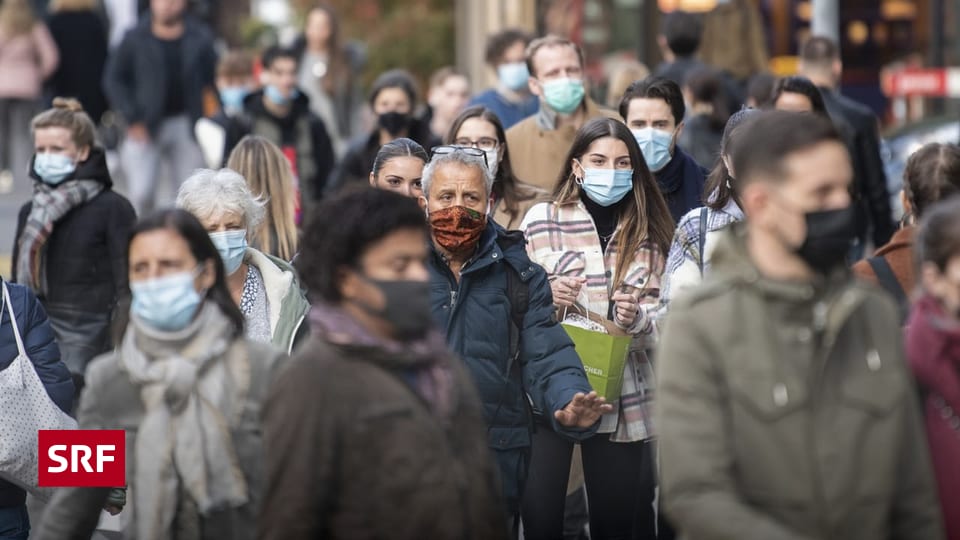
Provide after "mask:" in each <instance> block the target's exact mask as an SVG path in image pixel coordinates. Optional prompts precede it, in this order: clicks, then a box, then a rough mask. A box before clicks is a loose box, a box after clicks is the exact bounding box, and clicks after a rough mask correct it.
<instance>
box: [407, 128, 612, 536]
mask: <svg viewBox="0 0 960 540" xmlns="http://www.w3.org/2000/svg"><path fill="white" fill-rule="evenodd" d="M484 156H485V154H484V152H483V151H482V150H479V149H475V148H472V147H466V148H463V147H455V146H443V147H439V148H435V149H434V154H433V158H432V159H431V161H430V163H429V164H427V167H426V168H425V169H424V171H423V193H424V196H423V197H422V198H421V199H420V205H421V206H422V207H424V209H425V210H426V212H427V216H428V220H429V222H430V228H431V232H432V237H433V245H432V249H431V251H430V255H429V257H428V268H429V270H430V281H431V286H430V302H431V305H432V308H433V319H434V321H435V322H436V324H437V325H438V326H439V327H440V328H442V329H443V330H444V331H445V332H446V336H447V343H448V345H449V346H450V348H451V349H452V350H453V352H454V353H456V354H457V355H458V356H459V357H461V358H463V361H464V363H466V365H467V369H469V371H470V373H471V374H472V375H473V381H474V383H475V384H476V385H477V388H478V390H479V391H480V400H481V401H482V402H483V406H484V419H485V420H486V422H487V426H488V427H487V433H488V444H489V445H490V449H491V450H492V451H493V453H494V457H495V458H496V460H497V463H498V465H499V467H500V480H501V486H502V490H503V498H504V501H505V502H506V510H507V514H506V516H505V517H509V518H510V519H511V520H512V522H513V528H514V531H516V527H517V524H518V521H517V519H518V516H517V514H518V513H519V510H520V498H521V496H522V494H523V490H524V483H525V482H526V479H527V469H528V466H529V464H530V451H531V437H532V433H531V430H532V428H533V418H532V413H531V406H532V407H533V408H534V409H535V410H537V411H540V415H542V418H541V420H540V421H541V422H542V423H543V424H545V425H547V426H550V427H549V429H552V430H555V431H556V432H558V433H560V434H561V436H562V437H566V438H567V439H569V440H572V441H580V440H584V439H586V438H588V437H590V435H592V434H593V433H595V432H596V430H597V427H598V426H599V423H600V417H601V415H602V414H604V413H609V412H610V411H611V410H612V408H611V406H610V405H609V404H606V402H605V400H604V399H603V398H601V397H598V396H597V394H596V392H592V391H591V387H590V383H589V381H588V380H587V377H586V373H585V372H584V370H583V365H582V364H581V363H580V359H579V358H578V357H577V354H576V351H575V350H574V347H573V343H572V342H571V341H570V338H569V337H568V336H567V335H566V333H565V332H564V330H563V329H562V328H561V327H560V325H559V324H558V323H557V321H556V319H554V307H553V303H552V301H551V294H550V284H549V283H548V281H547V275H546V274H545V273H544V272H543V269H542V268H541V267H540V266H539V265H537V264H534V263H533V262H532V261H531V260H530V258H529V257H528V256H527V253H526V251H525V250H524V239H523V235H522V234H521V233H520V232H518V231H513V232H507V231H505V230H504V229H503V228H502V227H500V226H499V225H497V224H496V223H494V222H493V220H491V219H490V218H489V217H488V215H487V214H488V210H489V204H490V195H491V193H492V191H493V181H494V180H493V174H492V173H491V171H490V169H489V168H488V166H487V164H486V158H485V157H484ZM528 396H529V400H530V401H528ZM569 463H570V459H569V456H568V458H567V464H568V465H569ZM565 480H566V478H564V481H565ZM561 492H564V490H563V489H562V488H561ZM564 494H565V492H564V493H561V494H560V497H561V499H562V498H563V496H564Z"/></svg>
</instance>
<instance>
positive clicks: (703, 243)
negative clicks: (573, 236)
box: [697, 206, 707, 278]
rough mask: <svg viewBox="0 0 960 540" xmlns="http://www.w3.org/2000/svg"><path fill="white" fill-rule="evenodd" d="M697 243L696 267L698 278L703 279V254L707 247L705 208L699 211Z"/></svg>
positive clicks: (704, 257) (704, 256) (704, 255)
mask: <svg viewBox="0 0 960 540" xmlns="http://www.w3.org/2000/svg"><path fill="white" fill-rule="evenodd" d="M697 243H698V245H699V249H700V260H699V262H698V265H699V267H700V277H701V278H703V265H704V262H705V259H706V254H705V253H704V252H703V251H704V249H705V248H706V245H707V207H706V206H704V207H703V208H701V209H700V238H698V239H697Z"/></svg>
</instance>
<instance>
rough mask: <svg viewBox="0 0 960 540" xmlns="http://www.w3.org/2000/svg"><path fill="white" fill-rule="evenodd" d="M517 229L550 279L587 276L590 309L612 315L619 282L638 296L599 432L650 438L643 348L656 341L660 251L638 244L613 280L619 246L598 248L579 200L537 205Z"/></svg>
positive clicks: (585, 297) (622, 438) (649, 382)
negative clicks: (620, 372) (618, 386)
mask: <svg viewBox="0 0 960 540" xmlns="http://www.w3.org/2000/svg"><path fill="white" fill-rule="evenodd" d="M520 230H522V231H524V234H525V236H526V239H527V253H528V254H529V255H530V259H531V260H533V261H534V262H536V263H538V264H540V265H541V266H543V268H544V269H545V270H546V272H547V275H548V276H549V278H550V279H551V280H552V279H554V278H556V277H558V276H580V277H585V278H586V280H587V281H586V284H585V286H584V288H583V289H582V291H581V298H580V301H579V304H580V305H583V306H584V307H586V308H587V309H589V310H590V311H593V312H594V313H597V314H600V315H606V316H607V318H608V319H613V317H612V316H611V314H612V310H611V302H610V297H611V296H612V295H613V292H614V291H615V290H616V289H618V288H620V287H621V286H626V287H628V288H629V289H628V290H630V291H631V292H632V293H633V294H634V296H635V297H636V298H637V299H638V301H639V303H640V316H639V317H637V320H636V322H635V323H634V324H633V325H632V326H631V327H630V328H626V329H625V330H626V331H627V332H628V333H630V334H633V335H634V345H633V346H632V347H631V351H630V355H629V357H628V359H627V364H626V366H625V367H624V381H623V388H622V390H621V396H620V402H619V403H613V404H612V405H614V412H613V413H610V414H607V415H605V416H604V417H603V420H602V421H601V424H600V429H599V432H600V433H611V434H612V435H611V437H610V438H611V440H613V441H616V442H634V441H642V440H646V439H648V438H650V437H652V436H653V435H654V433H653V425H652V410H651V400H652V398H653V388H654V377H653V366H652V364H651V363H650V362H649V359H648V357H647V354H646V351H647V350H649V349H652V348H653V346H654V345H655V342H656V337H657V331H656V325H655V324H654V319H653V317H651V316H649V315H648V314H649V313H653V312H655V310H656V308H657V306H658V304H659V296H660V277H661V274H662V273H663V269H664V262H665V261H664V258H663V254H662V253H661V252H660V250H659V249H658V248H657V247H656V246H655V245H653V244H651V243H644V244H642V245H641V247H640V249H638V250H637V252H636V253H633V254H632V258H633V260H632V263H631V264H630V267H629V270H628V271H627V273H626V276H625V279H624V283H622V284H615V283H613V279H614V274H615V273H616V265H617V261H618V260H619V257H620V252H619V249H618V246H617V244H616V242H615V241H613V240H611V241H610V243H609V244H608V246H607V249H606V252H604V251H603V250H602V249H601V247H600V237H599V235H598V233H597V228H596V225H595V224H594V222H593V218H592V217H591V216H590V213H589V212H588V211H587V209H586V206H584V204H583V203H582V202H580V201H577V202H576V203H569V204H564V205H558V204H556V203H552V202H551V203H540V204H537V205H536V206H534V207H533V208H531V209H530V211H529V212H528V213H527V215H526V217H525V218H524V220H523V222H522V223H521V224H520ZM614 235H616V233H614Z"/></svg>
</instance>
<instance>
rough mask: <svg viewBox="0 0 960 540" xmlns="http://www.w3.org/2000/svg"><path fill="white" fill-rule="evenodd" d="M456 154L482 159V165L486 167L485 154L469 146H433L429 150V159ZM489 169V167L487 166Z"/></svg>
mask: <svg viewBox="0 0 960 540" xmlns="http://www.w3.org/2000/svg"><path fill="white" fill-rule="evenodd" d="M456 152H462V153H464V154H466V155H468V156H473V157H478V158H483V164H484V165H487V153H486V152H484V151H483V150H480V149H479V148H473V147H471V146H452V145H444V146H434V147H433V148H431V149H430V159H433V157H434V156H444V155H446V154H453V153H456ZM487 166H488V167H489V165H487Z"/></svg>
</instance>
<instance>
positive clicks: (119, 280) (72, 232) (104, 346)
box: [12, 147, 136, 374]
mask: <svg viewBox="0 0 960 540" xmlns="http://www.w3.org/2000/svg"><path fill="white" fill-rule="evenodd" d="M30 176H31V177H32V178H33V179H34V181H35V182H40V181H41V180H40V179H39V177H37V175H36V173H35V172H34V171H33V164H32V162H31V166H30ZM72 178H73V179H82V180H95V181H98V182H101V183H103V185H104V188H103V191H101V192H100V193H99V194H98V195H97V196H96V197H94V198H93V199H90V200H89V201H87V202H85V203H84V204H82V205H80V206H78V207H76V208H74V209H73V210H71V211H70V212H69V213H67V215H65V216H64V217H63V218H61V219H60V221H58V222H57V223H55V224H54V226H53V232H51V233H50V238H49V239H48V240H47V243H46V246H45V247H44V259H43V261H44V262H43V264H44V265H45V268H46V273H47V284H48V291H47V293H46V295H45V296H43V297H40V302H41V303H42V304H43V307H44V308H45V309H46V311H47V314H48V315H49V316H50V321H51V323H52V324H53V328H54V331H55V332H56V333H57V341H58V342H59V344H60V349H61V352H62V354H63V360H64V362H65V363H66V364H67V365H68V366H69V367H70V369H71V370H72V371H73V372H74V373H80V374H82V373H83V367H84V366H85V365H86V363H87V362H89V361H90V360H91V359H92V358H93V357H95V356H96V355H98V354H101V353H103V352H105V351H106V350H108V349H109V347H110V344H109V336H108V335H107V334H108V332H107V327H108V325H109V322H110V319H111V318H112V313H113V309H114V306H115V305H116V303H117V300H118V299H119V298H123V297H124V296H126V295H127V294H128V291H129V289H128V286H127V241H128V240H129V238H130V231H131V230H132V228H133V225H134V223H135V222H136V213H135V212H134V210H133V206H131V204H130V201H128V200H127V199H126V198H124V197H123V196H122V195H120V194H118V193H117V192H115V191H113V189H112V186H113V180H111V178H110V171H109V170H108V169H107V160H106V156H105V154H104V151H103V149H101V148H97V147H94V148H93V149H92V150H91V151H90V156H89V157H88V158H87V160H86V161H84V162H82V163H80V164H79V165H78V166H77V170H76V172H75V173H74V175H73V177H72ZM32 204H33V203H32V202H28V203H26V204H25V205H23V207H22V208H21V209H20V215H19V217H18V219H17V233H16V237H15V241H14V245H13V252H12V253H13V265H12V267H13V280H16V277H17V276H16V268H17V257H18V252H19V249H18V245H19V242H20V235H21V231H22V230H23V227H24V225H25V224H26V221H27V216H28V215H29V214H30V208H31V206H32ZM13 280H12V281H13Z"/></svg>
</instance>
